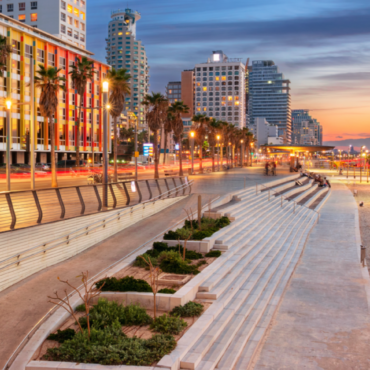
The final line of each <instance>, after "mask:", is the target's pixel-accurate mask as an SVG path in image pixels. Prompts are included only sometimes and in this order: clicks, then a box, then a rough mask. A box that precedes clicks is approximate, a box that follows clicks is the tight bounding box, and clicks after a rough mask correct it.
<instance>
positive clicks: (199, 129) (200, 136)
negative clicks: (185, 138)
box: [191, 114, 210, 173]
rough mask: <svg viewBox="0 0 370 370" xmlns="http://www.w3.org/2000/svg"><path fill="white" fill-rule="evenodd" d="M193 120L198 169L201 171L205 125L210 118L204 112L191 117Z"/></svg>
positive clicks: (205, 132)
mask: <svg viewBox="0 0 370 370" xmlns="http://www.w3.org/2000/svg"><path fill="white" fill-rule="evenodd" d="M191 120H192V121H193V129H194V131H195V140H196V142H197V144H198V146H199V148H200V149H199V171H200V173H202V172H203V163H202V159H203V143H204V140H205V139H206V134H207V125H208V122H209V121H210V118H209V117H208V116H206V115H205V114H197V115H196V116H194V117H193V118H192V119H191Z"/></svg>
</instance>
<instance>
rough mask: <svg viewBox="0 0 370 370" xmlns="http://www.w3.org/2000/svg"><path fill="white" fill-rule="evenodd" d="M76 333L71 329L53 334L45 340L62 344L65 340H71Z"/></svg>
mask: <svg viewBox="0 0 370 370" xmlns="http://www.w3.org/2000/svg"><path fill="white" fill-rule="evenodd" d="M75 334H76V332H75V331H74V330H73V329H69V328H68V329H65V330H58V331H57V332H56V333H55V334H50V335H49V336H48V338H47V339H49V340H55V341H57V342H59V343H64V342H65V341H66V340H69V339H72V338H73V337H74V336H75Z"/></svg>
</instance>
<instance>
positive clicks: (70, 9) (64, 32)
mask: <svg viewBox="0 0 370 370" xmlns="http://www.w3.org/2000/svg"><path fill="white" fill-rule="evenodd" d="M0 13H2V14H4V15H7V16H8V17H11V18H13V19H15V20H17V21H19V22H22V23H25V24H28V25H30V26H32V27H34V28H39V29H41V30H43V31H45V32H48V33H50V34H52V35H54V36H57V37H60V38H61V39H62V40H63V41H67V42H71V43H73V44H74V45H76V46H78V47H80V48H83V49H85V48H86V0H36V1H31V0H22V1H19V0H6V2H5V1H0Z"/></svg>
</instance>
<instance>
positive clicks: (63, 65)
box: [59, 57, 66, 70]
mask: <svg viewBox="0 0 370 370" xmlns="http://www.w3.org/2000/svg"><path fill="white" fill-rule="evenodd" d="M59 67H60V68H62V69H64V70H65V69H66V58H63V57H59Z"/></svg>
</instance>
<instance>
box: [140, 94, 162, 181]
mask: <svg viewBox="0 0 370 370" xmlns="http://www.w3.org/2000/svg"><path fill="white" fill-rule="evenodd" d="M143 104H144V105H146V106H147V111H146V120H147V122H148V126H149V128H150V130H151V131H152V132H153V134H154V138H153V146H154V178H155V179H159V173H158V164H159V156H158V130H159V129H160V128H161V126H162V124H163V121H164V120H165V117H166V116H167V108H168V101H167V99H166V98H165V97H164V96H163V95H162V94H161V93H154V92H152V95H149V94H148V95H146V97H145V99H144V101H143Z"/></svg>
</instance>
